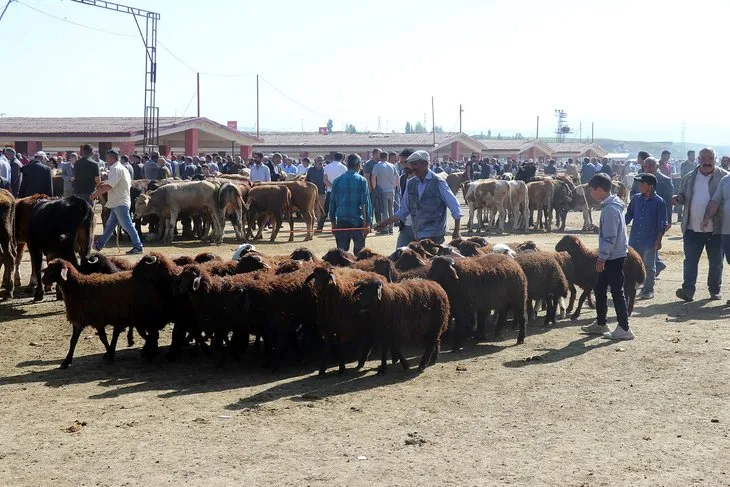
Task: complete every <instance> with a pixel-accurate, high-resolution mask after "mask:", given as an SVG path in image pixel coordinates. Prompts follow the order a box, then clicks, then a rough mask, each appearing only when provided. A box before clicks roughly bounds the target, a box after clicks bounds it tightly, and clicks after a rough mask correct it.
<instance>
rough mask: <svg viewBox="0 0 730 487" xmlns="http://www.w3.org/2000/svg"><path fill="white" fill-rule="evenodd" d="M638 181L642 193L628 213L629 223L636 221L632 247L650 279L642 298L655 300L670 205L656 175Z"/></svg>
mask: <svg viewBox="0 0 730 487" xmlns="http://www.w3.org/2000/svg"><path fill="white" fill-rule="evenodd" d="M634 180H635V181H637V182H638V183H639V190H640V193H638V194H635V195H634V197H633V198H631V202H630V203H629V208H628V210H626V224H627V225H628V224H629V223H631V222H632V221H633V224H632V225H631V234H630V235H629V245H630V246H631V247H633V248H634V250H636V251H637V252H638V253H639V255H640V256H641V260H642V261H643V262H644V269H646V280H645V281H644V287H643V288H642V290H641V294H639V299H652V298H654V280H655V277H656V254H657V252H658V251H659V249H661V248H662V237H664V232H665V231H666V228H667V204H666V202H665V201H664V199H663V198H662V197H661V196H659V195H658V194H657V193H656V185H657V179H656V176H654V175H653V174H648V173H644V174H639V175H637V176H636V177H634Z"/></svg>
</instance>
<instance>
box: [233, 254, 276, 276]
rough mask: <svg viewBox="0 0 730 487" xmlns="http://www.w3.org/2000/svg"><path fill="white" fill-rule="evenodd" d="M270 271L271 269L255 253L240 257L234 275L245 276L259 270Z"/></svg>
mask: <svg viewBox="0 0 730 487" xmlns="http://www.w3.org/2000/svg"><path fill="white" fill-rule="evenodd" d="M264 269H266V270H269V271H271V270H272V269H273V268H272V267H271V265H270V264H268V263H267V262H266V261H265V260H264V259H262V258H261V256H260V255H257V254H255V253H249V254H246V255H244V256H243V257H241V259H240V260H239V261H238V262H237V263H236V269H235V272H234V273H235V274H246V273H248V272H255V271H261V270H264Z"/></svg>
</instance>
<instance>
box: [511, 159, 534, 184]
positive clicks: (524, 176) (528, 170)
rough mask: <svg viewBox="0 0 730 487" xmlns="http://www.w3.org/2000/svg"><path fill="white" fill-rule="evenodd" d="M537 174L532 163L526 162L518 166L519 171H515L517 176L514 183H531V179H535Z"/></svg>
mask: <svg viewBox="0 0 730 487" xmlns="http://www.w3.org/2000/svg"><path fill="white" fill-rule="evenodd" d="M536 173H537V166H536V165H535V163H533V162H526V163H524V164H522V165H521V166H520V168H519V169H517V174H515V181H524V182H525V184H527V183H529V182H530V181H532V178H534V177H535V174H536Z"/></svg>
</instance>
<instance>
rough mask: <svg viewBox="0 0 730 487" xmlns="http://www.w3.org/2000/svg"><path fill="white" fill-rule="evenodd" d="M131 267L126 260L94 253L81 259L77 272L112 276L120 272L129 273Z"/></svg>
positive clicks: (132, 265) (130, 263)
mask: <svg viewBox="0 0 730 487" xmlns="http://www.w3.org/2000/svg"><path fill="white" fill-rule="evenodd" d="M133 267H134V264H132V262H130V261H128V260H127V259H123V258H121V257H112V256H106V255H104V254H102V253H101V252H95V253H93V254H91V255H90V256H89V257H82V258H81V264H80V265H79V272H81V273H82V274H114V273H117V272H120V271H130V270H132V268H133Z"/></svg>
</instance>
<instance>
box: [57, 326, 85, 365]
mask: <svg viewBox="0 0 730 487" xmlns="http://www.w3.org/2000/svg"><path fill="white" fill-rule="evenodd" d="M72 325H73V333H72V334H71V343H69V345H68V353H67V354H66V358H65V359H63V362H61V366H60V367H59V368H61V369H67V368H68V366H69V365H71V362H72V361H73V358H74V350H76V344H77V343H78V342H79V337H80V336H81V329H82V327H81V326H78V325H76V324H75V323H72Z"/></svg>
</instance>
